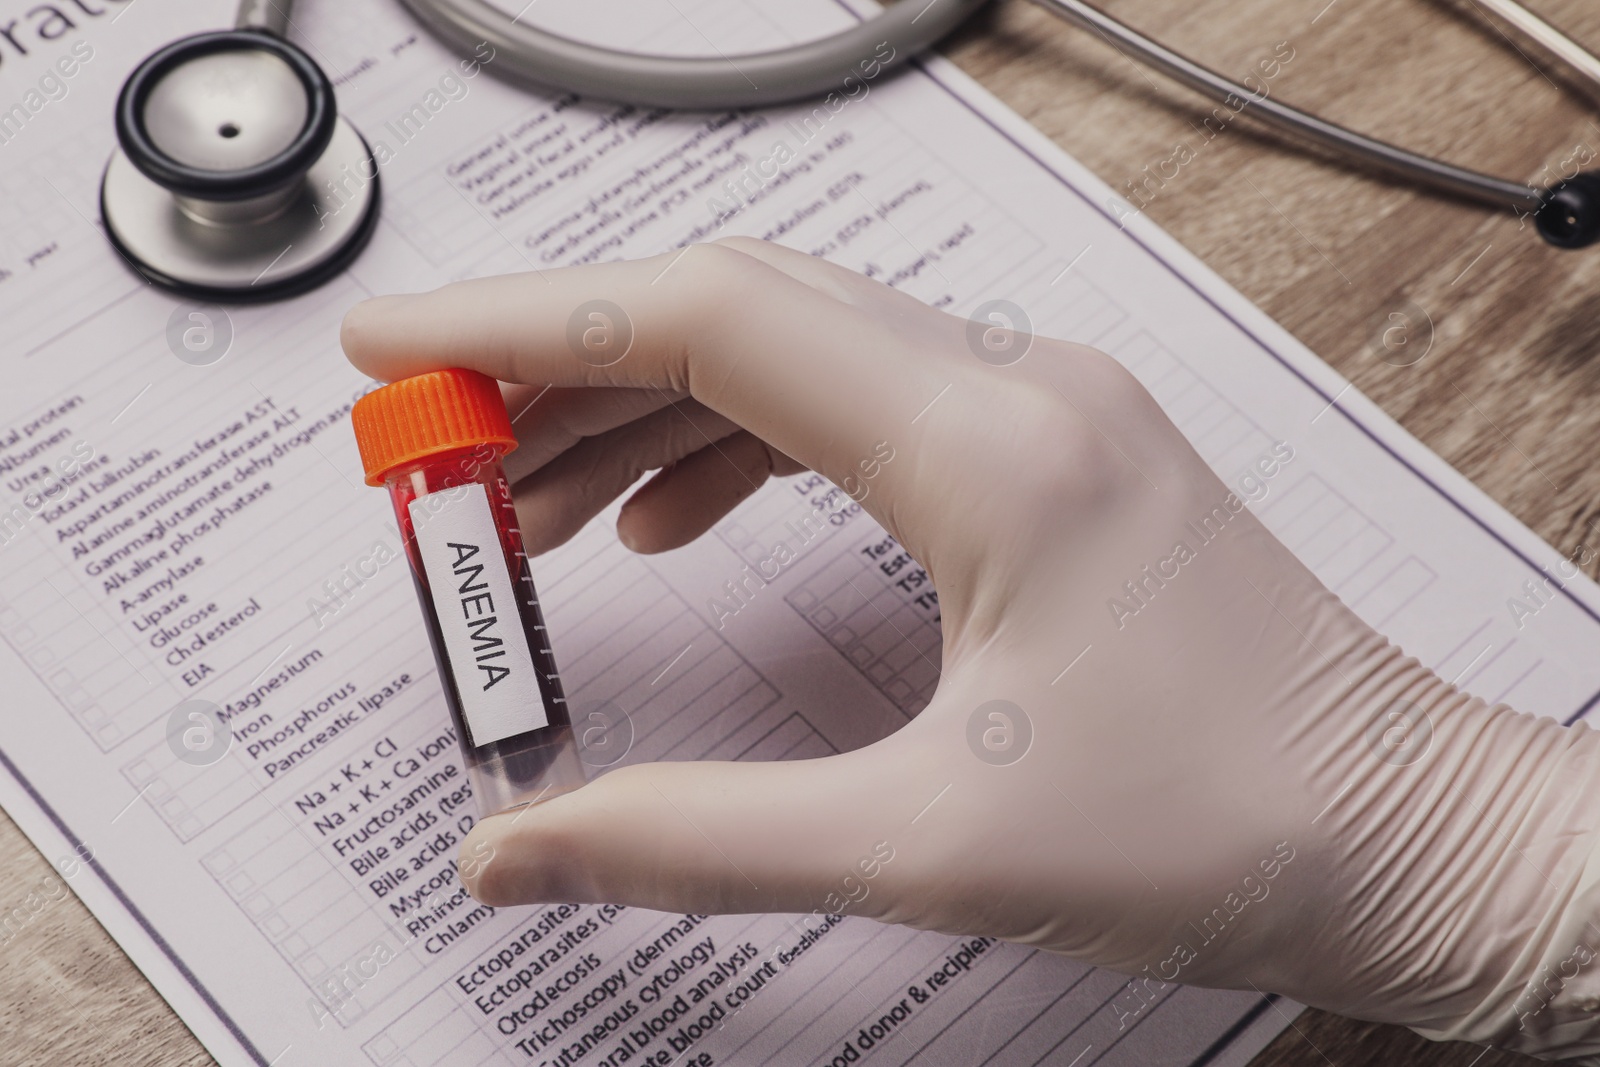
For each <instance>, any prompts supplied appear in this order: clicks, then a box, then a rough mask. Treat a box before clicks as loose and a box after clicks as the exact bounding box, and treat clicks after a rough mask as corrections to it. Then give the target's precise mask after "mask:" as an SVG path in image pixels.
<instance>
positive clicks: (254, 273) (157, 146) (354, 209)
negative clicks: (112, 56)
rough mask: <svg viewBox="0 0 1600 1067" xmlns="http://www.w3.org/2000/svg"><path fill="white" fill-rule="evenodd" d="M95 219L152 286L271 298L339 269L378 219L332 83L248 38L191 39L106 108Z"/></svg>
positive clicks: (369, 171) (276, 45) (366, 162)
mask: <svg viewBox="0 0 1600 1067" xmlns="http://www.w3.org/2000/svg"><path fill="white" fill-rule="evenodd" d="M116 125H117V140H118V142H119V145H120V147H119V148H118V149H117V150H116V151H115V152H114V153H113V154H112V156H111V161H110V163H108V164H107V165H106V172H105V178H104V180H103V181H102V183H101V190H100V210H101V215H102V216H103V217H104V219H105V225H106V230H107V233H108V234H109V235H110V237H111V240H112V243H113V244H115V245H116V246H117V248H118V249H119V250H120V251H121V252H122V253H123V255H124V256H126V257H127V259H128V261H129V262H130V263H131V264H132V265H133V267H134V269H136V270H137V271H138V272H139V273H140V274H142V275H143V276H144V277H146V278H147V279H149V280H150V281H152V282H154V283H156V284H157V285H160V286H163V287H164V288H167V289H171V290H173V291H175V292H178V293H182V294H185V295H189V296H194V297H200V298H205V299H209V300H222V301H251V300H270V299H276V298H279V297H283V296H289V295H291V294H293V293H297V292H302V291H304V290H306V289H310V288H312V287H314V286H316V285H318V284H320V283H322V282H323V281H326V280H327V279H328V278H330V277H331V276H333V275H334V274H336V273H338V272H339V271H341V270H343V269H344V268H345V266H347V265H348V264H349V262H350V261H351V260H352V259H354V258H355V256H356V255H357V253H359V252H360V251H361V249H362V247H363V246H364V245H365V244H366V241H367V238H368V237H370V236H371V234H372V229H373V226H374V224H375V223H376V221H377V217H378V199H379V195H378V172H377V166H376V164H375V163H374V161H373V159H372V152H371V150H370V149H369V148H368V147H367V144H366V142H365V141H364V140H362V138H361V135H360V134H359V133H357V132H356V130H355V127H353V126H352V125H350V123H348V122H346V121H345V120H344V119H343V118H341V117H340V116H339V114H338V111H337V109H336V107H335V104H334V97H333V86H332V85H331V84H330V83H329V82H328V79H327V76H326V75H325V74H323V73H322V70H321V69H320V68H319V67H318V66H317V65H316V63H314V62H313V61H312V60H311V58H310V57H309V56H307V55H306V54H305V53H304V52H302V51H301V50H300V49H299V48H297V47H295V46H294V45H292V44H290V43H288V42H287V41H284V40H282V39H280V38H277V37H274V36H272V35H270V34H267V33H263V32H260V31H257V30H228V31H223V32H219V33H202V34H197V35H195V36H193V37H186V38H184V39H182V40H180V41H175V42H173V43H172V44H170V45H168V46H167V47H165V48H163V49H161V50H160V51H158V52H156V53H155V54H154V55H151V56H150V57H149V58H148V59H146V60H145V61H144V62H143V63H142V64H140V66H139V67H138V69H136V70H135V71H134V72H133V74H132V76H130V77H129V79H128V82H127V84H126V85H125V86H123V89H122V94H121V96H120V97H119V98H118V100H117V115H116Z"/></svg>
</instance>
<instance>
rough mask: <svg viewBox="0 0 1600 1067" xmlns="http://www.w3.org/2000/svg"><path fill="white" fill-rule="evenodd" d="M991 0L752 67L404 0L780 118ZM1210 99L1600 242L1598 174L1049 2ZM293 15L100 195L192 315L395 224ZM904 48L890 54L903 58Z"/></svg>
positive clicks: (1553, 229) (1531, 30) (311, 272)
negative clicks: (1427, 144)
mask: <svg viewBox="0 0 1600 1067" xmlns="http://www.w3.org/2000/svg"><path fill="white" fill-rule="evenodd" d="M985 2H986V0H900V2H898V3H895V4H893V5H891V6H889V7H888V8H886V9H885V10H884V11H883V12H882V13H881V14H879V15H876V16H874V17H872V18H870V19H867V20H865V21H863V22H861V23H860V24H858V25H856V26H853V27H851V28H850V29H847V30H844V31H842V32H840V33H837V34H834V35H832V36H830V37H825V38H822V39H819V40H816V41H812V42H809V43H806V44H801V45H796V46H792V47H787V48H781V49H776V50H774V51H769V52H758V53H753V54H749V55H740V56H732V57H726V56H722V57H708V58H677V57H668V56H650V55H640V54H637V53H632V52H622V51H617V50H613V49H609V48H604V47H601V46H598V45H591V44H586V43H583V42H580V41H574V40H571V39H569V38H565V37H560V36H557V35H555V34H552V33H549V32H547V31H544V30H540V29H537V28H535V27H533V26H529V25H527V24H526V23H524V22H522V21H520V19H516V18H513V17H511V16H510V15H508V14H507V13H506V12H504V11H502V10H501V9H499V8H497V7H495V6H494V5H492V4H491V3H489V0H402V3H404V4H405V6H406V7H407V8H409V9H410V10H411V12H412V13H413V14H415V15H416V16H417V17H418V18H419V19H420V20H421V21H422V22H423V23H424V24H426V25H427V26H428V27H430V28H431V29H432V30H433V31H434V32H435V33H436V34H437V35H438V36H439V37H441V38H443V39H444V40H445V41H447V42H449V43H450V44H452V45H453V46H455V47H456V48H458V49H460V50H461V51H463V52H469V53H475V54H477V55H479V56H481V55H483V54H484V53H483V52H482V51H480V50H481V49H482V48H483V46H484V45H485V44H487V45H488V46H490V47H491V48H492V49H493V53H492V54H493V55H494V56H495V62H494V65H493V67H492V69H493V70H495V71H496V72H497V73H499V74H500V75H501V76H503V77H507V78H510V79H511V80H513V81H516V82H521V83H524V84H527V85H529V86H533V87H536V88H540V89H559V90H563V91H568V92H574V93H577V94H579V95H580V96H588V97H596V98H600V99H605V100H615V101H619V102H623V103H633V104H643V105H647V106H651V107H672V108H684V109H693V110H723V109H728V108H751V107H765V106H770V105H774V104H780V103H787V102H790V101H794V100H800V99H805V98H808V97H821V96H824V95H825V94H827V93H829V92H848V93H851V94H852V95H854V94H855V93H856V92H859V90H858V89H854V88H853V85H854V84H859V83H861V82H863V81H869V80H872V79H875V78H878V77H881V76H882V75H883V74H885V73H887V72H888V71H890V70H892V69H894V68H896V67H900V66H903V65H905V64H906V63H907V62H908V61H909V60H910V59H912V58H913V57H914V56H916V55H917V54H919V53H920V52H922V51H923V50H925V49H927V48H928V47H930V46H931V45H933V44H934V43H935V42H936V41H938V40H940V39H941V38H943V37H944V36H945V35H946V34H947V33H949V32H950V31H951V30H952V29H954V28H955V27H956V26H957V25H959V24H960V23H961V22H962V21H963V20H964V19H965V18H966V17H967V16H968V15H970V14H972V13H973V12H974V11H976V10H977V9H978V8H980V7H982V6H983V5H984V3H985ZM1035 2H1036V3H1038V4H1040V6H1042V7H1044V8H1046V9H1047V10H1049V11H1052V12H1054V13H1055V14H1057V15H1060V16H1061V17H1063V18H1065V19H1066V20H1068V21H1069V22H1072V23H1074V24H1075V25H1078V26H1080V27H1082V28H1084V29H1087V30H1089V31H1091V32H1093V33H1095V34H1096V35H1098V36H1100V37H1102V38H1104V39H1105V40H1106V41H1107V42H1108V43H1110V44H1111V45H1112V46H1113V47H1115V48H1117V49H1118V50H1119V51H1120V52H1122V53H1123V54H1124V55H1127V56H1129V57H1131V58H1134V59H1138V60H1140V61H1141V62H1143V63H1145V64H1147V65H1148V66H1150V67H1152V68H1154V69H1156V70H1159V71H1161V72H1162V73H1163V74H1166V75H1168V76H1169V77H1171V78H1173V79H1174V80H1176V81H1178V82H1179V83H1181V84H1183V85H1186V86H1188V87H1189V88H1191V89H1193V90H1195V91H1196V92H1199V93H1202V94H1204V95H1205V96H1208V97H1210V98H1212V99H1213V100H1216V101H1219V102H1221V103H1223V104H1226V105H1227V106H1228V107H1229V109H1230V110H1231V111H1233V112H1235V113H1238V114H1247V115H1250V116H1252V117H1254V118H1255V119H1257V120H1259V121H1260V122H1262V123H1263V124H1265V125H1267V126H1270V127H1272V128H1274V129H1276V130H1278V131H1279V132H1281V133H1284V134H1287V135H1289V136H1291V137H1293V138H1296V139H1298V140H1301V141H1304V142H1307V143H1309V144H1311V145H1314V146H1319V147H1322V148H1325V149H1328V150H1330V151H1332V152H1333V153H1334V154H1336V155H1338V156H1340V157H1342V158H1344V159H1346V160H1349V161H1352V162H1356V163H1360V164H1362V165H1365V166H1367V167H1369V168H1371V169H1374V170H1377V171H1379V172H1382V173H1385V174H1388V175H1391V176H1393V177H1397V178H1400V179H1403V180H1405V181H1409V182H1413V183H1415V184H1418V185H1421V186H1424V187H1426V188H1428V189H1431V190H1434V191H1436V192H1441V193H1444V194H1446V195H1449V196H1453V197H1458V198H1463V199H1468V200H1474V201H1478V202H1480V203H1483V204H1487V205H1490V206H1493V207H1497V208H1510V209H1511V210H1513V211H1514V212H1516V213H1517V214H1518V215H1519V216H1521V217H1531V218H1532V220H1533V223H1534V226H1535V228H1536V229H1537V230H1538V232H1539V234H1540V235H1541V236H1542V237H1543V238H1544V239H1545V240H1546V241H1548V242H1549V243H1550V244H1552V245H1556V246H1557V247H1560V248H1581V247H1584V246H1586V245H1589V244H1592V243H1593V242H1594V241H1595V240H1596V239H1597V238H1600V175H1597V174H1590V173H1587V172H1582V173H1574V174H1572V175H1568V176H1565V177H1562V178H1561V179H1560V180H1558V181H1556V182H1554V183H1553V184H1551V185H1549V186H1547V187H1544V188H1538V187H1535V186H1532V185H1529V184H1526V183H1523V182H1516V181H1510V180H1508V179H1503V178H1495V177H1492V176H1490V175H1487V174H1481V173H1478V172H1476V171H1471V170H1467V169H1465V168H1462V167H1457V166H1455V165H1453V164H1450V163H1446V162H1443V161H1442V160H1438V159H1434V158H1431V157H1429V156H1423V155H1418V154H1416V153H1414V152H1410V151H1407V150H1406V149H1403V148H1399V147H1397V146H1395V145H1391V144H1388V143H1385V142H1383V141H1379V140H1375V139H1373V138H1370V137H1366V136H1363V135H1362V134H1359V133H1355V132H1354V131H1352V130H1348V129H1345V128H1344V127H1342V126H1338V125H1336V124H1334V123H1332V122H1328V121H1327V120H1325V119H1321V118H1318V117H1317V116H1316V115H1313V114H1310V113H1308V112H1305V111H1300V110H1298V109H1297V108H1293V107H1290V106H1289V105H1287V104H1284V103H1282V102H1280V101H1278V100H1274V99H1271V98H1270V97H1268V96H1267V94H1266V92H1265V91H1264V90H1263V91H1256V90H1252V89H1250V88H1247V87H1246V86H1245V85H1242V84H1239V83H1237V82H1234V81H1231V80H1229V79H1227V78H1224V77H1223V76H1221V75H1219V74H1217V73H1215V72H1214V71H1211V70H1209V69H1207V68H1205V67H1203V66H1201V65H1199V64H1198V63H1195V62H1193V61H1192V60H1189V59H1187V58H1185V57H1184V56H1182V55H1179V54H1178V53H1176V52H1174V51H1172V50H1171V49H1169V48H1166V47H1164V46H1163V45H1161V44H1160V43H1158V42H1156V41H1154V40H1152V39H1150V38H1148V37H1145V36H1144V35H1143V34H1141V33H1139V32H1138V31H1136V30H1134V29H1132V28H1131V27H1129V26H1127V25H1125V24H1123V23H1121V22H1119V21H1117V20H1116V19H1114V18H1112V17H1111V16H1110V15H1107V14H1106V13H1105V12H1103V11H1101V10H1100V9H1098V8H1096V7H1093V6H1091V5H1090V4H1088V3H1085V2H1083V0H1035ZM1474 2H1475V3H1476V4H1477V5H1478V6H1480V7H1482V8H1486V9H1488V10H1489V11H1490V12H1491V13H1492V14H1494V15H1496V16H1498V17H1499V18H1500V19H1501V20H1503V21H1504V23H1506V24H1507V25H1509V26H1510V27H1511V28H1513V29H1515V30H1516V31H1518V32H1519V33H1520V34H1521V35H1522V36H1523V37H1525V38H1526V39H1527V40H1529V41H1531V42H1532V43H1534V44H1535V45H1537V46H1539V47H1540V48H1541V49H1542V50H1543V51H1544V52H1545V53H1547V54H1548V55H1550V56H1551V57H1553V58H1555V59H1557V60H1559V61H1560V62H1562V63H1564V64H1566V65H1567V66H1568V67H1570V68H1571V69H1572V70H1574V71H1576V72H1577V73H1579V74H1581V75H1582V76H1584V77H1585V78H1587V79H1588V80H1589V81H1590V82H1592V83H1594V84H1595V85H1597V86H1600V60H1597V59H1596V58H1595V57H1594V56H1593V55H1591V54H1590V53H1589V52H1588V51H1586V50H1585V49H1584V48H1582V47H1581V46H1579V45H1578V44H1577V43H1576V42H1574V41H1573V40H1572V39H1571V38H1569V37H1568V36H1567V35H1566V34H1564V33H1562V32H1561V31H1560V30H1558V29H1556V28H1555V27H1554V26H1551V25H1550V24H1549V23H1547V22H1545V21H1544V20H1542V19H1540V18H1539V17H1538V16H1536V15H1534V14H1533V13H1531V12H1529V11H1528V10H1527V9H1526V8H1524V7H1522V6H1521V4H1519V3H1518V2H1517V0H1474ZM288 9H289V0H242V3H241V5H240V9H239V16H238V19H237V22H236V25H235V28H234V29H232V30H225V31H221V32H216V33H202V34H197V35H195V36H192V37H185V38H183V39H181V40H178V41H174V42H173V43H172V44H170V45H167V46H166V47H165V48H162V49H160V50H159V51H157V52H156V53H155V54H153V55H151V56H150V57H149V58H147V59H146V60H145V61H144V62H143V63H141V64H140V65H139V66H138V67H137V68H136V69H135V70H134V72H133V74H132V75H130V76H129V78H128V81H127V84H126V85H124V86H123V89H122V93H121V95H120V97H119V98H118V100H117V109H116V127H117V140H118V142H119V144H120V148H119V149H118V150H117V151H115V152H114V153H113V154H112V157H111V161H110V163H109V164H108V165H107V166H106V172H105V177H104V179H103V181H102V183H101V194H100V206H101V214H102V216H103V217H104V220H105V226H106V231H107V233H108V234H109V236H110V238H111V241H112V243H113V244H114V245H115V246H116V247H117V249H118V250H119V251H120V252H121V253H122V254H123V256H124V257H125V258H126V259H127V261H128V262H129V263H130V264H132V265H133V267H134V269H135V270H137V271H138V272H139V273H140V274H141V275H143V276H144V277H145V278H147V279H149V280H150V281H151V282H154V283H155V284H157V285H160V286H163V287H165V288H167V289H170V290H173V291H174V292H178V293H182V294H185V295H188V296H191V297H200V298H205V299H211V300H219V301H251V300H270V299H276V298H279V297H284V296H290V295H292V294H295V293H299V292H303V291H305V290H307V289H310V288H312V287H314V286H316V285H319V284H321V283H322V282H324V281H326V280H328V279H329V278H331V277H333V276H334V275H335V274H337V273H338V272H340V271H341V270H343V269H344V268H345V267H346V266H347V265H348V264H349V263H350V261H351V260H353V259H354V258H355V257H356V255H357V254H359V253H360V251H361V249H362V248H363V247H364V246H365V244H366V242H367V239H368V238H369V237H370V236H371V235H372V230H373V227H374V225H375V223H376V221H377V216H378V201H379V181H378V165H377V163H376V162H375V161H374V159H373V157H372V152H371V150H370V149H369V148H368V146H367V144H366V142H365V141H364V140H362V138H361V135H360V134H359V133H357V132H356V130H355V127H353V126H352V125H350V123H349V122H347V121H345V120H344V119H343V118H341V117H340V116H339V114H338V112H337V109H336V107H335V102H334V97H333V86H332V85H331V84H330V83H329V81H328V78H327V76H326V75H325V74H323V72H322V70H321V68H320V67H318V65H317V64H316V62H315V61H314V60H312V58H311V57H310V56H308V55H307V54H306V53H305V52H304V51H303V50H302V49H300V48H299V47H297V46H295V45H293V44H290V43H289V42H288V41H287V40H285V39H284V35H285V32H286V31H287V29H288V26H289V15H288ZM885 46H887V49H886V47H885Z"/></svg>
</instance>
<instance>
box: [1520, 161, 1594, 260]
mask: <svg viewBox="0 0 1600 1067" xmlns="http://www.w3.org/2000/svg"><path fill="white" fill-rule="evenodd" d="M1533 224H1534V226H1535V227H1536V228H1537V229H1538V231H1539V236H1540V237H1543V238H1544V239H1545V240H1546V241H1548V242H1550V243H1551V244H1553V245H1555V246H1556V247H1557V248H1587V247H1588V246H1589V245H1592V244H1594V242H1595V241H1596V239H1600V174H1592V173H1587V172H1585V173H1581V174H1575V175H1573V176H1572V177H1570V178H1567V179H1565V180H1564V181H1559V182H1557V183H1556V184H1554V185H1552V186H1551V187H1550V188H1549V189H1548V190H1546V191H1545V192H1544V194H1543V195H1541V196H1540V197H1539V208H1538V210H1537V211H1535V212H1534V214H1533Z"/></svg>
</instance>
